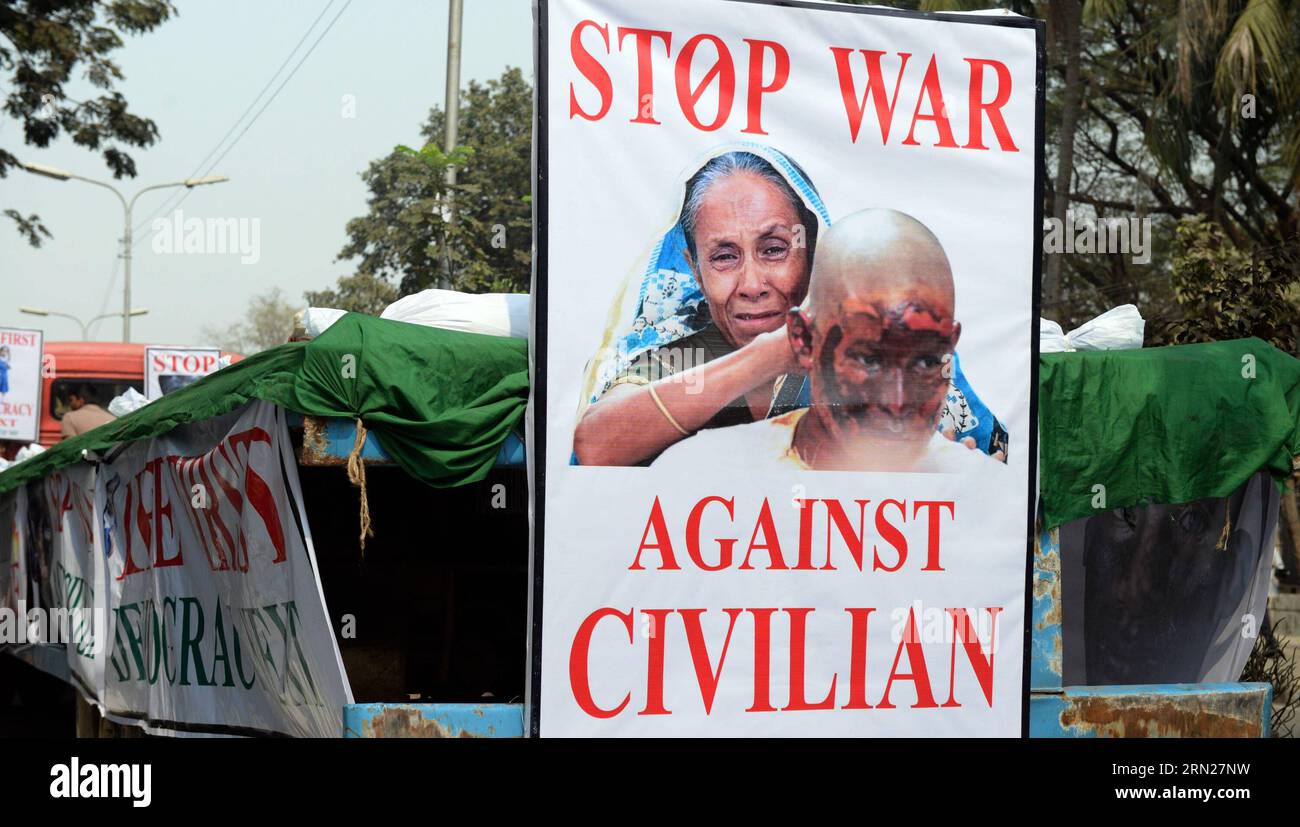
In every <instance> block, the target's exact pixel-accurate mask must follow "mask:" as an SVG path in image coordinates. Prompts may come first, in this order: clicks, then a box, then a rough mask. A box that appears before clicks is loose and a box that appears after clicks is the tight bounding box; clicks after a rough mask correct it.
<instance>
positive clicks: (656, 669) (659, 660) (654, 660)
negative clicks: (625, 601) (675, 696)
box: [637, 609, 673, 715]
mask: <svg viewBox="0 0 1300 827" xmlns="http://www.w3.org/2000/svg"><path fill="white" fill-rule="evenodd" d="M672 613H673V610H672V609H646V610H645V611H643V612H641V614H643V615H646V616H647V617H649V618H650V628H649V640H650V645H649V646H648V647H646V682H645V709H642V710H641V711H640V712H638V713H637V714H638V715H671V714H672V713H671V712H669V711H668V709H667V707H665V706H664V643H665V641H667V640H668V635H667V634H666V630H667V628H668V615H670V614H672Z"/></svg>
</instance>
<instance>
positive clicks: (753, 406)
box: [572, 143, 1007, 466]
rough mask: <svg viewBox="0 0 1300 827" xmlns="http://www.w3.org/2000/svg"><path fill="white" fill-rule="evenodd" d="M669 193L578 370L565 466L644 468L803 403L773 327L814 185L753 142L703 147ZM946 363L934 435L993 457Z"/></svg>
mask: <svg viewBox="0 0 1300 827" xmlns="http://www.w3.org/2000/svg"><path fill="white" fill-rule="evenodd" d="M678 186H679V193H680V201H678V202H677V203H679V204H680V207H679V209H678V211H677V215H676V217H675V219H674V220H673V223H672V224H671V226H670V227H669V229H668V230H667V232H666V233H664V235H663V236H662V237H661V238H659V239H658V240H657V241H656V243H655V244H654V246H653V248H652V250H651V251H650V254H649V256H648V257H647V259H646V261H645V262H644V265H643V266H640V265H639V266H638V267H637V268H636V269H635V270H634V272H633V277H632V279H631V280H630V282H629V283H628V284H627V285H625V287H624V296H623V298H622V300H620V301H619V302H617V304H616V312H615V313H614V314H613V318H612V320H611V323H610V325H609V328H608V329H607V330H606V331H605V337H604V346H603V347H602V348H601V349H600V351H599V352H598V353H597V355H596V356H595V357H594V358H593V359H592V360H591V361H590V362H589V363H588V365H587V372H586V377H585V380H586V381H585V383H584V388H585V391H584V395H583V398H582V399H581V400H580V409H579V416H578V424H577V428H576V429H575V432H574V452H573V460H572V461H573V463H574V464H577V465H605V466H610V465H613V466H620V465H621V466H635V465H649V464H650V463H652V462H653V461H654V460H655V459H656V458H657V457H658V456H659V455H660V454H661V453H663V452H664V451H665V450H666V449H668V448H669V447H671V446H673V445H674V444H676V443H677V442H679V441H680V440H683V439H685V438H687V437H689V436H692V435H694V434H696V433H697V432H699V431H702V430H708V429H714V428H725V427H729V426H735V425H745V424H749V423H753V422H759V421H762V420H764V419H768V418H771V417H776V416H780V415H782V414H786V413H789V412H790V411H794V410H797V409H799V408H804V407H807V406H808V405H809V403H810V401H811V393H810V385H809V382H808V379H807V376H806V375H805V374H804V373H803V371H802V370H801V368H800V365H799V359H798V357H797V355H796V353H795V352H794V350H793V349H792V347H791V343H790V337H789V336H788V335H787V332H786V329H785V325H786V319H787V314H788V313H789V311H790V310H791V309H792V308H796V307H799V306H800V305H802V304H803V303H804V301H805V299H806V298H807V294H808V285H809V280H810V277H811V274H812V268H813V260H814V256H815V255H816V251H817V241H818V238H819V237H821V236H824V235H825V233H826V232H827V230H828V229H829V228H830V226H831V219H830V214H829V212H828V211H827V209H826V206H825V205H824V204H823V203H822V200H821V197H820V196H819V195H818V192H817V188H816V187H815V186H814V185H813V183H812V181H811V180H809V178H808V176H807V175H806V174H805V173H804V171H803V169H802V168H801V167H800V166H799V165H798V164H797V163H795V162H794V161H793V160H792V159H790V158H789V157H788V156H786V155H785V154H783V153H782V152H780V151H778V150H776V149H773V148H771V147H765V146H761V145H758V144H752V143H744V144H735V145H730V146H726V147H720V148H718V149H716V150H714V151H713V152H712V153H710V156H709V157H708V158H707V159H706V160H704V161H703V163H702V164H701V165H699V166H698V167H696V168H695V169H694V171H693V172H692V173H691V174H689V175H688V176H686V177H685V178H684V182H683V183H681V184H679V185H678ZM633 291H635V292H633ZM629 308H630V310H629ZM618 310H621V311H623V312H621V313H619V312H617V311H618ZM953 360H954V361H953V366H952V371H951V381H950V384H949V386H948V390H947V394H946V397H945V400H944V404H943V406H942V409H941V411H940V415H939V416H938V417H936V421H935V426H934V427H935V430H936V431H938V432H940V433H941V434H942V435H943V436H945V437H947V438H948V439H951V440H955V441H957V442H960V443H962V444H964V445H965V446H966V447H967V448H969V449H971V450H974V451H982V452H984V453H987V454H990V455H992V456H993V457H994V458H996V459H998V460H1001V461H1005V459H1006V446H1007V433H1006V431H1005V429H1004V428H1003V427H1002V425H1001V423H999V422H998V421H997V418H996V417H995V416H993V414H992V412H990V411H988V410H987V409H985V408H984V406H983V405H982V403H980V401H979V399H978V397H977V396H976V395H975V394H974V392H973V391H972V390H971V388H970V387H969V385H968V384H967V382H966V379H965V377H964V376H963V375H962V372H961V364H960V360H959V359H957V358H956V356H955V354H954V357H953Z"/></svg>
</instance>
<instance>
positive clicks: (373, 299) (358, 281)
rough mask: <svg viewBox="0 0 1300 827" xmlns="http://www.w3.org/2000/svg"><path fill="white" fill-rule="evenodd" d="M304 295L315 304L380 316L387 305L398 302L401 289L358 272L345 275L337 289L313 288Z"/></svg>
mask: <svg viewBox="0 0 1300 827" xmlns="http://www.w3.org/2000/svg"><path fill="white" fill-rule="evenodd" d="M303 298H305V299H306V300H307V304H308V305H310V306H312V307H333V308H337V309H339V310H347V311H349V312H351V313H368V314H369V315H371V316H378V315H379V314H380V313H382V312H383V310H384V308H385V307H387V306H388V305H390V304H392V303H393V302H395V301H397V288H396V287H394V286H393V285H392V284H390V283H388V282H387V281H384V280H383V279H381V278H379V277H377V276H368V275H364V274H361V273H357V274H356V275H352V276H343V277H341V278H340V279H339V280H338V286H337V287H336V288H335V289H333V290H309V291H307V292H306V293H304V294H303Z"/></svg>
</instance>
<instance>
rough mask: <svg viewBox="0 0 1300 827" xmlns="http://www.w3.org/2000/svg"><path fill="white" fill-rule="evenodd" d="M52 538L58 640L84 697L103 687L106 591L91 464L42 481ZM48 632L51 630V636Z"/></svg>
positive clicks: (97, 694)
mask: <svg viewBox="0 0 1300 827" xmlns="http://www.w3.org/2000/svg"><path fill="white" fill-rule="evenodd" d="M42 486H43V491H44V495H45V503H44V507H45V513H46V515H47V516H48V518H49V523H50V533H51V535H52V537H51V541H52V542H51V548H50V558H51V559H50V565H49V578H50V580H51V583H50V587H51V588H50V591H51V592H52V594H53V599H54V608H55V609H56V610H62V614H61V616H59V617H54V616H51V618H50V621H51V626H52V627H53V625H54V624H57V627H58V629H59V635H60V638H59V642H62V643H63V644H64V645H65V646H66V647H67V653H68V668H69V671H70V672H71V675H72V680H73V681H74V682H75V683H76V684H77V685H78V687H79V688H80V689H81V691H82V693H83V694H85V695H86V696H87V697H88V698H91V699H96V698H100V697H102V696H103V692H104V663H105V661H106V660H107V643H108V638H107V634H108V628H109V622H110V621H109V616H110V615H109V612H110V609H109V606H108V604H107V602H106V597H107V596H108V595H110V594H111V588H110V585H109V581H108V566H107V564H106V561H105V560H104V546H103V537H102V532H101V531H99V530H97V527H98V526H100V525H101V523H100V521H99V520H97V519H96V516H95V467H94V466H93V465H90V464H86V463H83V464H80V465H73V466H69V467H67V468H62V469H59V470H58V471H53V472H51V473H50V474H49V476H47V477H46V478H45V479H44V480H43V481H42ZM51 636H52V635H51Z"/></svg>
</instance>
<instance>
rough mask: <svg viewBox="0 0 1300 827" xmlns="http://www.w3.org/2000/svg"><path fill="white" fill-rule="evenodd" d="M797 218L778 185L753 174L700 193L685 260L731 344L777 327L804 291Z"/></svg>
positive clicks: (805, 267) (803, 251) (805, 264)
mask: <svg viewBox="0 0 1300 827" xmlns="http://www.w3.org/2000/svg"><path fill="white" fill-rule="evenodd" d="M798 223H799V214H798V212H797V211H796V210H795V207H794V205H793V204H791V203H790V200H789V199H788V198H787V197H786V196H785V195H784V194H783V193H782V192H781V190H779V189H778V188H777V187H776V186H775V185H774V184H772V183H771V182H770V181H767V180H764V179H763V178H761V177H759V176H757V175H754V174H752V173H748V172H737V173H733V174H731V175H729V176H727V177H726V178H723V179H722V180H720V181H717V182H715V183H714V184H713V186H711V187H710V188H709V189H708V191H707V192H706V193H705V196H704V202H703V203H702V204H701V205H700V211H699V215H698V216H697V218H696V222H695V254H696V258H697V260H696V261H693V262H692V264H693V265H694V267H695V273H696V275H697V276H698V278H699V280H700V285H701V286H702V287H703V289H704V295H705V297H706V298H707V299H708V302H709V312H710V313H711V314H712V316H713V322H714V324H716V325H717V326H718V329H719V330H721V331H722V334H723V336H725V337H726V338H727V340H728V341H729V342H731V343H732V344H733V345H736V346H737V347H739V346H740V345H744V344H746V343H748V342H750V341H752V340H753V339H754V337H756V336H758V335H759V334H760V333H766V332H768V331H771V330H776V329H778V328H779V327H781V325H783V324H785V314H786V311H787V310H789V309H790V308H791V307H794V306H795V305H797V304H799V303H800V302H802V301H803V298H804V295H805V294H806V293H807V292H808V274H809V271H810V269H811V268H810V266H809V264H810V262H809V260H808V248H807V246H806V244H805V242H804V239H805V238H806V232H807V230H806V228H804V229H801V230H800V231H798V233H797V237H796V229H795V228H796V225H798ZM796 240H797V241H798V244H796Z"/></svg>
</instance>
